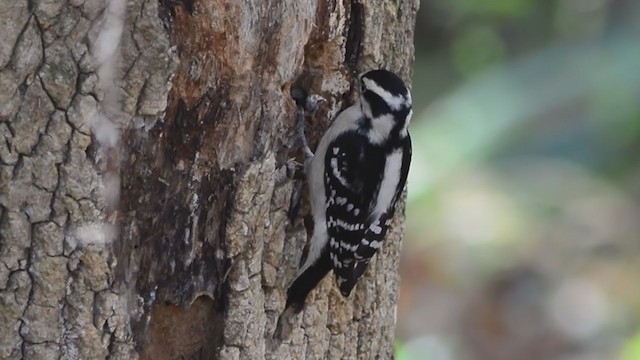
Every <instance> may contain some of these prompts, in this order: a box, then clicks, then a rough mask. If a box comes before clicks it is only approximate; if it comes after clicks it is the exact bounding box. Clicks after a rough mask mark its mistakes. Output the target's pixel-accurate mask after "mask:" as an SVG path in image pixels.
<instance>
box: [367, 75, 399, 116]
mask: <svg viewBox="0 0 640 360" xmlns="http://www.w3.org/2000/svg"><path fill="white" fill-rule="evenodd" d="M362 80H363V81H364V84H365V86H366V88H367V89H368V90H371V91H373V92H374V93H376V94H377V95H378V96H380V97H381V98H382V100H384V101H385V102H386V103H387V104H389V107H391V109H392V110H400V108H401V107H402V106H407V105H409V104H411V96H406V97H405V96H395V95H392V94H391V93H390V92H388V91H387V90H385V89H383V88H382V87H381V86H380V85H378V84H377V83H376V82H375V81H373V80H371V79H367V78H364V79H362Z"/></svg>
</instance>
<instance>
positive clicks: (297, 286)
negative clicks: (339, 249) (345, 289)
mask: <svg viewBox="0 0 640 360" xmlns="http://www.w3.org/2000/svg"><path fill="white" fill-rule="evenodd" d="M329 270H331V262H330V260H329V252H328V251H327V250H324V249H323V251H322V254H320V257H319V258H318V260H317V261H315V262H314V263H313V264H312V265H310V266H309V267H308V268H306V269H305V270H304V271H302V273H300V274H299V275H298V276H297V277H296V278H295V280H293V283H291V286H289V289H288V290H287V305H286V307H285V308H286V309H289V308H292V309H293V310H294V312H296V313H299V312H300V311H302V309H303V308H304V302H305V300H306V298H307V295H309V293H310V292H311V290H313V289H314V288H315V287H316V286H317V285H318V283H319V282H320V280H322V278H324V276H325V275H327V273H328V272H329Z"/></svg>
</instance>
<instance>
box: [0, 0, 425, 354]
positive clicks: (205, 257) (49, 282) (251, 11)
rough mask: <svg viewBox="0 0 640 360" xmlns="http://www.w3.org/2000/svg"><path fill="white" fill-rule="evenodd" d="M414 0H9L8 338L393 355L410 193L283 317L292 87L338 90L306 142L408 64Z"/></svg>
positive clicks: (0, 227)
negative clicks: (367, 83)
mask: <svg viewBox="0 0 640 360" xmlns="http://www.w3.org/2000/svg"><path fill="white" fill-rule="evenodd" d="M417 3H418V1H417V0H396V1H388V2H387V1H385V2H382V1H380V2H376V1H368V2H367V1H356V0H351V1H348V0H344V1H312V0H303V1H300V0H287V1H265V0H253V1H250V0H244V1H229V0H226V1H225V0H202V1H196V2H193V1H192V0H183V1H179V0H160V1H155V0H151V1H149V0H128V1H125V0H110V1H104V0H15V1H2V2H0V20H2V23H3V31H2V33H3V36H2V40H0V69H2V70H1V72H0V136H1V137H2V138H3V139H1V140H0V184H1V189H0V358H2V359H18V358H25V359H55V358H59V357H61V358H63V359H78V358H79V359H99V358H106V357H109V358H113V359H129V358H136V357H139V358H143V359H182V358H220V359H250V358H254V359H262V358H270V359H286V358H294V359H299V358H314V359H316V358H317V359H322V358H331V359H337V358H361V359H373V358H381V359H388V358H391V357H393V338H394V334H393V333H394V323H395V303H396V299H397V293H398V275H397V268H398V258H399V248H400V239H401V224H402V215H401V214H402V211H398V212H397V213H398V214H399V215H398V218H397V219H396V221H395V222H394V225H393V227H392V229H391V230H390V233H389V234H388V236H387V239H388V240H387V243H386V244H385V246H384V247H383V249H382V250H381V251H380V253H379V254H378V256H377V257H376V259H375V260H374V262H372V264H371V265H370V267H369V270H368V271H367V275H366V276H365V277H364V278H363V279H362V280H361V282H360V284H359V285H358V286H357V288H356V291H355V292H354V294H352V295H351V296H350V298H348V299H344V298H342V296H341V295H340V294H339V292H338V291H337V289H336V288H335V285H334V281H333V279H332V277H326V278H325V279H324V280H323V281H322V283H321V285H320V286H319V288H318V289H317V290H316V291H314V292H312V294H311V295H310V297H309V299H308V305H307V307H306V309H305V311H304V312H303V313H302V314H301V315H300V316H298V318H297V320H296V321H298V324H297V325H296V327H295V329H294V330H293V332H292V333H291V334H290V336H288V337H286V338H284V339H277V338H274V337H273V332H274V329H275V326H276V321H277V318H278V315H279V314H280V312H281V311H282V310H283V308H284V301H285V292H286V287H287V285H288V283H289V281H290V280H291V279H292V277H293V274H294V273H295V271H296V268H297V266H298V265H299V261H300V259H301V256H302V254H303V249H304V247H305V245H306V230H305V226H304V221H303V218H304V216H303V215H304V214H305V213H306V212H308V210H307V206H306V204H305V201H302V205H301V206H300V207H299V209H300V210H299V211H296V209H297V208H298V205H297V201H296V196H295V194H294V193H296V192H298V191H299V190H300V187H301V184H302V182H301V181H300V180H298V179H294V177H293V176H292V174H291V171H289V168H290V167H289V166H288V164H290V159H292V158H295V157H296V156H299V155H300V151H299V149H295V148H294V147H291V138H292V137H293V134H294V128H295V105H294V103H293V101H292V99H291V98H290V95H289V90H290V88H291V87H292V86H294V85H298V86H302V87H304V88H305V89H307V90H308V91H309V92H311V93H315V94H319V95H322V96H323V97H324V98H326V99H327V100H328V101H327V102H326V103H323V105H322V106H321V108H320V109H319V110H318V111H317V112H316V113H315V114H314V115H313V117H312V118H310V119H307V124H308V129H309V131H308V136H309V138H310V139H311V142H312V144H314V143H316V142H317V141H318V140H319V137H320V136H321V134H322V131H323V130H324V129H326V128H327V126H328V125H329V124H330V122H331V119H333V118H334V117H335V115H336V114H337V113H338V112H339V111H340V110H341V109H342V108H344V107H346V106H348V105H350V104H351V103H352V101H353V98H354V96H353V91H352V89H353V85H354V84H355V74H356V73H357V72H359V71H362V70H366V69H370V68H377V67H386V68H389V69H392V70H394V71H395V72H397V73H399V74H400V75H401V76H402V77H404V78H405V80H409V77H410V75H411V64H412V62H413V45H412V42H413V26H414V22H415V15H416V11H417ZM304 198H305V197H304V196H303V199H304ZM292 199H293V200H292ZM298 325H299V326H298Z"/></svg>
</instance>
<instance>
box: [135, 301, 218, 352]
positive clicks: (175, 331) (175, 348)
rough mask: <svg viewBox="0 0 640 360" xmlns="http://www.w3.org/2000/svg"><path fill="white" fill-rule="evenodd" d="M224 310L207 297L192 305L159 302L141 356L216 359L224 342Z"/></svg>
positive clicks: (152, 315)
mask: <svg viewBox="0 0 640 360" xmlns="http://www.w3.org/2000/svg"><path fill="white" fill-rule="evenodd" d="M221 324H223V320H222V313H220V312H217V311H216V306H215V304H214V301H213V300H212V299H211V298H210V297H208V296H200V297H198V298H197V299H196V300H195V301H194V302H193V303H192V304H191V306H189V307H187V308H182V307H179V306H176V305H171V304H156V305H154V306H153V308H152V310H151V320H150V323H149V332H148V335H147V341H146V344H145V346H144V349H143V351H142V353H141V356H140V359H142V360H146V359H149V360H151V359H215V358H217V355H218V354H217V353H216V349H217V347H218V346H219V345H220V344H221V341H222V334H223V328H222V326H221Z"/></svg>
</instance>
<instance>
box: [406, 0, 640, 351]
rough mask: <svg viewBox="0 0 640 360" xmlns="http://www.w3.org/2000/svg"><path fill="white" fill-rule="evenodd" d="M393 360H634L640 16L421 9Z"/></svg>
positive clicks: (578, 1) (458, 4) (619, 1)
mask: <svg viewBox="0 0 640 360" xmlns="http://www.w3.org/2000/svg"><path fill="white" fill-rule="evenodd" d="M420 7H421V9H420V14H419V18H418V23H417V28H416V35H415V44H416V63H415V73H414V79H413V99H414V105H415V114H414V118H413V123H412V133H411V134H412V138H413V144H414V157H413V163H412V168H411V173H410V178H409V198H408V205H407V223H406V228H405V231H406V237H405V242H404V249H403V259H402V261H401V276H402V288H401V295H400V301H399V307H398V326H397V356H398V359H399V360H416V359H420V360H423V359H426V360H449V359H451V360H454V359H455V360H457V359H463V360H465V359H482V360H503V359H505V360H511V359H514V360H528V359H532V360H533V359H536V360H540V359H542V360H546V359H561V360H578V359H580V360H582V359H587V360H590V359H594V360H600V359H618V360H636V359H638V360H640V1H637V0H559V1H555V0H553V1H552V0H423V1H421V5H420Z"/></svg>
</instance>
